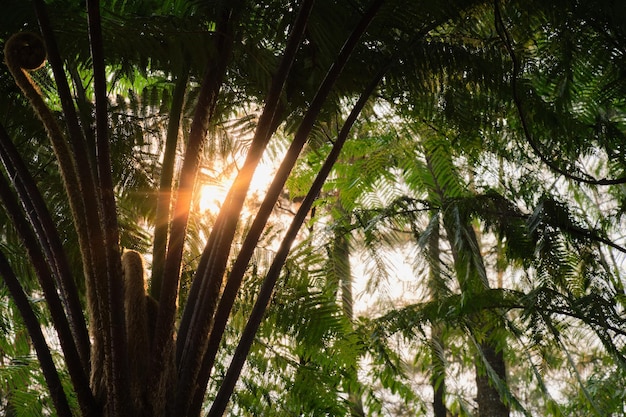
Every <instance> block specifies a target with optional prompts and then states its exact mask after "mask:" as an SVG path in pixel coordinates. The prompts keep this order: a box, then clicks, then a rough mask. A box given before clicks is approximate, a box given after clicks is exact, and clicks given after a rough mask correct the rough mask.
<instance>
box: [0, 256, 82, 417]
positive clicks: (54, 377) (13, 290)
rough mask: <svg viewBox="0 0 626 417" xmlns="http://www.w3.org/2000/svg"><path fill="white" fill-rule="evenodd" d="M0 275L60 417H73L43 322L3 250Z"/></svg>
mask: <svg viewBox="0 0 626 417" xmlns="http://www.w3.org/2000/svg"><path fill="white" fill-rule="evenodd" d="M0 275H2V278H3V279H4V283H5V285H6V286H7V289H8V290H9V293H10V294H11V298H12V299H13V302H14V303H15V305H16V306H17V309H18V310H19V312H20V315H21V316H22V319H23V320H24V324H25V325H26V329H28V335H29V336H30V339H31V341H32V342H33V346H34V348H35V352H36V353H37V359H38V360H39V365H40V366H41V372H43V376H44V378H45V379H46V385H47V386H48V390H49V391H50V397H51V398H52V403H53V404H54V408H55V410H56V413H57V415H58V416H59V417H72V415H73V414H72V410H71V409H70V406H69V403H68V401H67V397H66V396H65V392H64V391H63V384H62V383H61V379H60V378H59V373H58V372H57V369H56V366H55V365H54V360H53V359H52V354H51V352H50V347H49V346H48V344H47V343H46V339H45V337H44V335H43V332H42V330H41V324H40V323H39V320H37V316H36V315H35V313H34V311H33V309H32V307H31V306H30V303H29V302H28V297H27V295H26V293H25V292H24V289H23V288H22V285H21V284H20V282H19V281H18V279H17V277H16V276H15V273H14V272H13V270H12V269H11V266H10V265H9V261H8V260H7V259H6V257H5V256H4V254H3V253H2V251H0ZM85 415H89V414H85Z"/></svg>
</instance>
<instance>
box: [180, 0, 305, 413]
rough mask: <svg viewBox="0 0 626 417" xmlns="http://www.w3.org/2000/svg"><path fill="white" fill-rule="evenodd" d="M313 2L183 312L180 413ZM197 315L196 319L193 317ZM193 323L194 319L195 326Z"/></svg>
mask: <svg viewBox="0 0 626 417" xmlns="http://www.w3.org/2000/svg"><path fill="white" fill-rule="evenodd" d="M313 3H314V1H313V0H305V1H304V2H303V3H302V5H301V6H300V9H299V11H298V15H297V17H296V20H295V22H294V26H293V29H292V32H291V33H290V35H289V38H288V40H287V44H286V47H285V51H284V53H283V57H282V59H281V62H280V64H279V66H278V69H277V71H276V74H275V75H274V77H273V79H272V84H271V86H270V89H269V91H268V95H267V97H266V100H265V107H264V109H263V112H262V114H261V116H260V118H259V123H258V125H257V129H256V131H255V135H254V138H253V140H252V145H251V147H250V150H249V152H248V155H247V156H246V160H245V162H244V165H243V167H242V169H241V171H240V172H239V173H238V175H237V178H236V179H235V181H234V184H233V186H232V187H231V189H230V190H229V192H228V195H227V196H226V199H225V202H224V205H223V206H222V209H221V210H220V213H219V214H218V217H217V219H216V221H215V225H214V227H213V230H212V232H211V234H210V236H209V239H208V242H207V245H206V247H205V249H204V251H203V253H202V257H201V259H200V264H199V266H198V271H197V273H196V276H195V279H194V282H193V284H192V287H191V291H190V293H189V297H188V301H187V305H186V307H185V310H184V312H183V317H182V320H181V325H180V327H179V336H178V344H177V349H176V353H177V363H178V365H179V380H180V381H186V382H185V386H179V387H178V388H179V389H178V394H177V399H176V404H177V409H178V407H181V408H180V410H181V412H183V415H186V413H187V410H188V408H189V406H190V404H189V403H190V401H191V399H192V398H193V395H194V390H193V389H190V387H195V386H196V384H195V381H196V379H197V376H198V372H199V370H200V365H201V363H202V357H203V355H204V351H205V346H206V342H207V339H208V332H209V329H208V328H207V327H209V326H210V324H211V323H212V321H213V314H214V312H215V307H216V305H217V293H218V292H219V287H220V286H221V280H222V275H223V274H224V269H225V266H226V262H227V259H228V254H229V252H230V245H231V243H232V239H233V236H234V231H235V227H236V224H237V220H238V218H239V213H240V212H241V208H242V207H243V201H244V199H245V195H246V193H247V191H248V188H249V186H250V181H251V180H252V176H253V174H254V170H255V169H256V166H257V165H258V163H259V161H260V160H261V157H262V155H263V151H264V150H265V147H266V145H267V142H268V141H269V139H270V137H271V136H272V134H273V132H274V130H275V129H276V127H277V126H278V123H276V120H277V118H278V117H279V113H280V95H281V92H282V90H283V87H284V85H285V83H286V81H287V77H288V76H289V72H290V69H291V66H292V64H293V62H294V60H295V57H296V53H297V51H298V48H299V46H300V42H301V41H302V38H303V36H304V31H305V28H306V23H307V21H308V17H309V15H310V12H311V9H312V7H313ZM211 269H213V272H212V271H211ZM220 271H221V272H220ZM217 274H219V277H218V276H217ZM196 314H200V315H201V316H200V317H198V316H197V315H196ZM194 321H199V324H198V325H196V326H195V327H194V324H195V323H194Z"/></svg>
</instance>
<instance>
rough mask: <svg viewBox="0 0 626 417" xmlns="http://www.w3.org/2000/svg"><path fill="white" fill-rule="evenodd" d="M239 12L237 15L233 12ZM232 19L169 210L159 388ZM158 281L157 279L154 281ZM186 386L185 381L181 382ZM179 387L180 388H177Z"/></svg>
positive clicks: (225, 22)
mask: <svg viewBox="0 0 626 417" xmlns="http://www.w3.org/2000/svg"><path fill="white" fill-rule="evenodd" d="M237 12H240V11H237ZM235 24H236V16H235V15H234V11H233V10H232V8H231V7H227V8H225V9H224V10H223V12H222V15H221V17H220V19H219V21H218V23H217V27H216V32H215V36H214V42H215V50H216V51H217V52H216V56H215V57H212V59H211V62H210V64H209V67H208V68H207V70H206V72H205V74H204V78H203V80H202V84H201V87H200V94H199V97H198V102H197V104H196V109H195V112H194V117H193V120H192V124H191V131H190V134H189V140H188V143H187V148H186V151H185V157H184V159H183V166H182V168H181V172H180V179H179V184H178V190H177V196H176V202H175V205H174V209H173V215H172V221H171V230H170V236H169V241H168V244H167V256H166V259H165V265H164V267H163V273H162V276H161V278H160V281H159V282H158V283H157V285H159V284H160V290H159V294H158V297H159V312H158V315H157V319H156V331H155V335H154V341H153V352H154V354H153V366H152V371H153V377H152V378H153V383H155V384H159V386H163V384H161V383H160V382H159V380H160V378H163V375H162V374H160V373H159V370H158V368H159V366H161V364H163V363H164V361H165V360H166V358H167V357H168V355H170V352H169V350H170V349H171V348H173V345H172V335H173V332H174V321H175V318H176V311H177V305H176V302H177V298H178V284H179V279H180V267H181V263H182V255H183V248H184V242H185V235H186V230H187V224H188V220H189V209H190V206H191V199H192V193H193V189H194V186H195V182H196V177H197V173H198V168H199V163H200V153H201V150H202V147H203V145H204V141H205V138H206V134H207V131H208V128H209V124H210V122H211V120H212V119H213V116H214V114H215V108H216V104H217V100H218V97H219V92H220V89H221V86H222V83H223V80H224V77H225V74H226V68H227V66H228V64H229V63H230V57H231V52H232V47H233V42H234V37H233V31H234V25H235ZM157 279H158V278H157ZM184 383H187V381H184ZM179 385H180V384H179ZM178 414H179V415H181V414H180V413H178Z"/></svg>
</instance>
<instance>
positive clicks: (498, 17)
mask: <svg viewBox="0 0 626 417" xmlns="http://www.w3.org/2000/svg"><path fill="white" fill-rule="evenodd" d="M494 16H495V27H496V31H497V32H498V35H499V36H500V38H501V39H502V42H503V43H504V47H505V48H506V50H507V52H508V53H509V56H510V57H511V61H512V63H513V70H512V74H511V90H512V94H513V102H514V103H515V107H516V108H517V113H518V116H519V119H520V123H521V125H522V131H523V132H524V136H525V137H526V141H527V142H528V144H529V145H530V147H531V148H532V150H533V152H534V153H535V155H537V156H538V157H539V159H540V160H541V161H542V162H543V163H544V164H546V165H547V166H548V167H549V168H550V169H552V170H553V171H555V172H557V173H559V174H561V175H563V176H564V177H566V178H569V179H571V180H573V181H576V182H581V183H585V184H591V185H614V184H624V183H626V177H621V178H615V179H610V178H602V179H597V178H594V177H592V176H590V175H587V174H585V177H581V176H578V175H575V174H573V173H571V172H569V171H567V170H565V169H563V168H561V167H560V166H558V165H556V164H555V163H554V162H553V161H552V160H551V159H550V158H548V157H547V156H546V155H544V154H543V152H542V151H541V149H540V148H539V144H538V143H537V142H536V141H535V139H534V137H533V135H532V133H531V131H530V127H529V124H528V120H527V119H526V114H525V112H524V107H523V104H522V99H521V98H520V96H519V91H518V90H519V89H518V87H517V77H518V75H519V72H520V63H519V59H518V58H517V55H516V54H515V50H514V47H513V40H512V39H511V36H510V35H509V33H508V31H507V29H506V26H505V24H504V21H503V19H502V14H501V11H500V0H494Z"/></svg>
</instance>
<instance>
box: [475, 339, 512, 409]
mask: <svg viewBox="0 0 626 417" xmlns="http://www.w3.org/2000/svg"><path fill="white" fill-rule="evenodd" d="M479 346H480V350H481V354H482V356H483V358H484V359H485V362H486V363H487V364H489V366H490V367H491V368H492V369H493V371H494V372H495V374H496V375H497V376H498V378H499V379H500V380H502V381H506V366H505V362H504V354H503V352H502V350H500V349H496V347H495V346H494V343H493V342H492V341H489V340H487V341H485V342H483V343H480V345H479ZM484 368H485V367H484V366H481V364H478V363H477V365H476V402H477V404H478V416H479V417H509V407H508V406H507V405H506V404H505V403H504V402H503V401H502V400H501V398H500V394H499V393H498V390H497V389H496V388H495V386H494V383H493V382H492V381H491V378H490V377H489V375H488V374H487V372H486V371H485V369H484Z"/></svg>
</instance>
